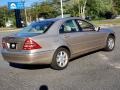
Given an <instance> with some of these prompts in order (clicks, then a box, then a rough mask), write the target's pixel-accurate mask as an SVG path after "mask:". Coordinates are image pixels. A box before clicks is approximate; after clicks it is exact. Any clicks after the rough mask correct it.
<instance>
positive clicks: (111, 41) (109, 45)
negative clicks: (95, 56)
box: [105, 36, 115, 51]
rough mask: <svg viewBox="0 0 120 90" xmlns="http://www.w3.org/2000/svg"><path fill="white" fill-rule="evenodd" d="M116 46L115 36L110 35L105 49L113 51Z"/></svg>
mask: <svg viewBox="0 0 120 90" xmlns="http://www.w3.org/2000/svg"><path fill="white" fill-rule="evenodd" d="M114 47H115V38H114V37H113V36H108V38H107V42H106V47H105V50H106V51H112V50H113V49H114Z"/></svg>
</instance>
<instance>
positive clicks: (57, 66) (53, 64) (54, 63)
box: [51, 48, 70, 70]
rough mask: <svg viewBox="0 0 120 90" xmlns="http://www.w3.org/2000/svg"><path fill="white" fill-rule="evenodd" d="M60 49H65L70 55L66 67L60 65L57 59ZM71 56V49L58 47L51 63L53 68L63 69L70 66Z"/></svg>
mask: <svg viewBox="0 0 120 90" xmlns="http://www.w3.org/2000/svg"><path fill="white" fill-rule="evenodd" d="M60 51H65V52H66V53H67V55H68V62H67V64H66V65H65V66H64V67H60V66H59V65H58V63H57V61H56V57H57V54H58V53H59V52H60ZM69 57H70V55H69V51H68V50H67V49H65V48H58V49H57V50H56V51H55V53H54V55H53V59H52V63H51V68H53V69H55V70H63V69H65V68H66V67H67V66H68V63H69Z"/></svg>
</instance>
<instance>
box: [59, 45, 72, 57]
mask: <svg viewBox="0 0 120 90" xmlns="http://www.w3.org/2000/svg"><path fill="white" fill-rule="evenodd" d="M59 48H65V49H67V50H68V51H69V57H70V56H71V50H70V49H69V48H68V47H67V46H60V47H58V48H57V49H59Z"/></svg>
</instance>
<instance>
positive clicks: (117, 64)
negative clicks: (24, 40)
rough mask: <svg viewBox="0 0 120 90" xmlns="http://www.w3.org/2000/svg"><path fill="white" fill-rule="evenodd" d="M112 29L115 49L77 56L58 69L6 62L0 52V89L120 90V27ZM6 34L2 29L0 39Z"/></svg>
mask: <svg viewBox="0 0 120 90" xmlns="http://www.w3.org/2000/svg"><path fill="white" fill-rule="evenodd" d="M111 29H113V30H114V31H115V33H116V47H115V49H114V51H112V52H105V51H96V52H93V53H89V54H87V55H83V56H80V57H78V58H76V59H74V60H73V61H71V62H70V63H69V66H68V67H67V68H66V69H64V70H61V71H57V70H53V69H51V68H50V67H49V66H46V65H37V66H26V65H13V64H12V65H9V63H7V62H6V61H4V60H3V58H2V56H1V54H0V90H120V27H113V28H111ZM11 33H14V32H10V33H9V34H11ZM6 35H8V32H1V33H0V41H1V38H2V37H3V36H6Z"/></svg>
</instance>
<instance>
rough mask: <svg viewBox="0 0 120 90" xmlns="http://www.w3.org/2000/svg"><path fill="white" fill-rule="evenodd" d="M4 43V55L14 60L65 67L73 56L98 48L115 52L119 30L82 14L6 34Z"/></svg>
mask: <svg viewBox="0 0 120 90" xmlns="http://www.w3.org/2000/svg"><path fill="white" fill-rule="evenodd" d="M2 46H3V49H2V56H3V58H4V59H5V60H7V61H8V62H10V63H19V64H50V65H51V67H52V68H53V69H57V70H62V69H64V68H66V67H67V65H68V62H69V60H70V59H71V58H74V57H77V56H79V55H82V54H85V53H88V52H92V51H95V50H98V49H104V50H107V51H112V50H113V49H114V47H115V33H114V32H113V31H112V30H109V29H102V28H97V27H95V26H94V25H93V24H91V23H89V22H87V21H85V20H82V19H80V18H79V17H70V18H63V19H62V18H61V19H46V20H44V21H38V22H34V23H32V24H31V25H29V26H27V27H25V28H24V29H23V30H21V31H20V32H18V33H16V34H14V35H11V36H7V37H3V39H2Z"/></svg>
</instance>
